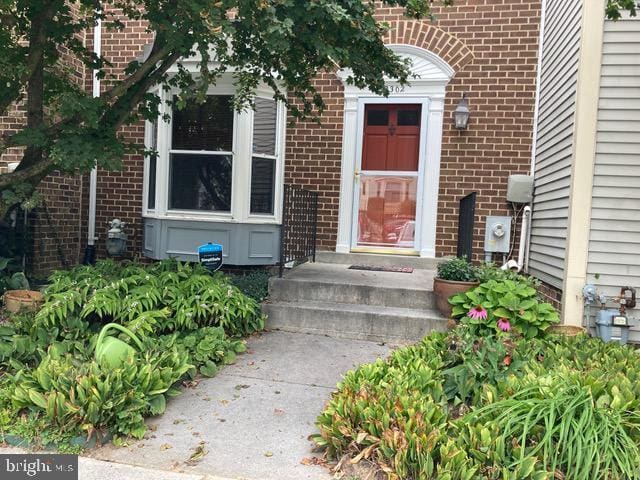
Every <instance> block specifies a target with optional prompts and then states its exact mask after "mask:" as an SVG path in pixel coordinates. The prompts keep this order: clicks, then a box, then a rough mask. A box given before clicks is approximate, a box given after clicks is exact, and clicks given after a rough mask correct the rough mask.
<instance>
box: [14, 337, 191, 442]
mask: <svg viewBox="0 0 640 480" xmlns="http://www.w3.org/2000/svg"><path fill="white" fill-rule="evenodd" d="M190 368H192V366H191V365H190V364H189V363H188V356H187V355H186V353H184V352H182V353H181V352H179V351H178V349H176V348H173V349H169V350H164V351H147V352H144V353H143V358H141V359H138V360H134V359H131V360H130V361H128V362H127V363H125V365H124V366H123V367H122V368H117V369H109V368H103V367H102V366H101V365H99V364H98V363H97V362H95V361H84V362H78V361H77V359H75V358H74V357H73V356H72V355H65V356H60V357H58V356H57V355H48V356H46V357H45V358H44V359H43V360H42V362H41V363H40V365H38V367H37V368H35V369H33V370H23V371H19V372H18V373H17V374H16V375H15V377H14V382H15V389H14V392H13V395H12V397H11V398H12V401H13V406H14V407H15V408H17V409H18V410H21V409H25V408H26V409H28V410H30V411H32V412H37V413H40V414H41V415H42V416H43V418H44V419H45V420H46V421H47V423H48V424H50V425H52V426H55V427H56V428H58V429H60V430H62V431H69V430H71V431H75V430H77V429H78V427H80V428H81V429H82V430H83V431H85V432H86V434H87V435H88V436H91V435H93V434H94V433H96V432H99V431H104V430H110V431H111V432H112V433H119V434H123V435H132V436H134V437H136V438H142V436H143V435H144V433H145V432H146V427H145V425H144V416H145V415H148V414H154V415H155V414H159V413H162V412H163V411H164V409H165V405H166V400H165V394H166V395H172V394H176V393H177V391H176V390H171V386H172V385H173V384H174V383H175V382H177V381H178V380H179V379H180V377H182V376H183V375H184V374H185V373H186V372H187V371H188V370H189V369H190Z"/></svg>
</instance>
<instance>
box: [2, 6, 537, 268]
mask: <svg viewBox="0 0 640 480" xmlns="http://www.w3.org/2000/svg"><path fill="white" fill-rule="evenodd" d="M435 13H436V16H437V20H436V21H435V22H431V21H413V20H407V19H406V18H405V17H403V16H402V13H401V10H399V9H389V8H380V9H379V10H378V13H377V15H378V18H379V19H381V20H384V21H387V22H389V23H391V25H392V27H393V28H392V30H391V31H390V32H389V35H388V39H387V40H388V41H389V42H390V43H406V44H411V45H416V46H419V47H422V48H425V49H427V50H430V51H433V52H434V53H437V54H438V55H440V56H441V57H442V58H444V59H445V60H446V61H447V62H448V63H449V64H450V65H451V66H452V67H453V68H454V70H455V71H456V75H455V77H454V78H453V80H452V81H451V83H450V84H449V86H448V88H447V97H446V107H445V108H446V110H445V117H444V119H445V122H444V132H443V142H442V157H441V178H440V190H439V204H438V224H437V237H436V249H437V255H439V256H444V255H452V254H455V249H456V244H457V212H458V201H459V200H460V198H462V197H463V196H465V195H467V194H468V193H470V192H472V191H477V192H478V204H477V209H476V214H477V216H476V228H475V235H474V252H475V257H476V259H478V258H480V257H481V250H482V242H483V232H484V226H483V224H484V219H485V217H486V216H487V215H505V214H508V213H509V211H508V209H507V205H506V202H505V199H504V198H505V193H506V181H507V177H508V175H509V174H510V173H528V171H529V166H530V150H531V137H532V130H533V110H534V99H535V80H536V62H537V47H538V45H537V43H538V25H539V16H540V0H466V1H465V0H458V1H456V2H455V5H454V6H453V7H448V8H444V9H441V10H439V9H436V12H435ZM85 38H86V41H87V44H88V46H90V47H91V39H92V32H91V31H88V32H87V34H86V37H85ZM150 41H151V35H150V34H149V33H147V32H146V31H145V27H144V25H143V24H142V23H140V22H131V21H127V24H126V28H125V29H124V30H123V31H117V32H116V31H111V32H108V31H104V32H103V46H102V47H103V54H104V55H105V56H106V57H107V58H108V59H109V60H110V61H111V62H112V63H113V68H112V69H111V70H110V72H109V75H108V76H107V78H106V79H105V81H103V89H106V88H108V86H109V79H110V78H111V79H116V78H119V76H120V75H121V74H122V70H123V68H124V67H125V66H126V65H127V63H128V62H129V61H130V60H132V59H133V58H134V57H136V56H137V55H139V53H140V52H141V50H142V47H143V45H144V44H145V43H148V42H150ZM71 63H73V62H71ZM79 81H81V82H84V85H85V86H86V88H87V89H88V90H89V89H90V87H91V75H87V74H86V72H85V74H84V76H82V75H81V76H80V77H79ZM316 83H317V86H318V89H319V90H320V92H321V93H322V94H323V96H324V98H325V100H326V103H327V106H328V108H327V110H326V112H325V114H324V116H323V120H322V125H317V124H314V123H298V124H297V125H295V126H294V127H292V128H289V130H288V132H287V148H286V169H285V176H286V180H287V181H288V182H293V183H297V184H301V185H306V186H309V187H311V188H313V189H316V190H318V191H319V192H320V204H319V215H320V218H319V232H318V246H319V247H320V248H325V249H332V248H334V247H335V242H336V234H337V222H338V199H339V188H340V164H341V149H342V121H343V100H342V99H343V92H342V86H341V83H340V81H339V80H338V79H337V77H336V76H335V75H333V74H331V73H322V74H320V75H319V76H318V79H317V82H316ZM462 93H467V95H468V97H469V103H470V108H471V112H472V116H471V121H470V125H469V128H468V129H467V130H466V131H462V132H460V131H457V130H455V129H454V128H453V126H452V121H451V115H452V112H453V110H454V108H455V106H456V105H457V103H458V101H459V99H460V98H461V96H462ZM14 120H15V119H9V120H6V119H0V128H6V126H7V125H10V124H11V122H12V121H14ZM122 134H123V136H124V137H125V138H126V139H127V140H130V141H134V142H137V143H142V141H143V135H144V128H143V125H142V124H139V125H134V126H132V127H128V128H126V129H123V130H122ZM11 155H14V156H15V155H16V154H15V152H11V153H10V154H6V155H5V156H3V158H2V160H5V157H6V158H13V157H11ZM123 164H124V165H123V170H122V171H121V172H104V171H100V172H99V176H98V177H99V180H98V188H97V205H98V208H97V219H96V233H97V234H98V236H99V241H98V247H99V250H98V253H99V255H104V237H105V233H106V229H107V226H106V223H107V221H109V220H110V219H112V218H114V217H118V218H121V219H122V220H124V221H126V222H127V223H128V224H129V227H128V228H127V233H128V234H129V238H130V241H129V251H128V255H129V256H134V255H136V254H137V252H140V250H141V242H142V228H141V226H142V222H141V215H140V212H141V208H142V191H143V190H142V189H143V185H142V183H143V159H142V157H141V156H140V155H130V156H127V157H126V158H124V162H123ZM52 182H53V183H51V184H50V185H49V187H45V191H46V192H47V195H54V193H53V191H54V190H55V188H56V187H57V186H59V187H60V189H59V191H58V193H57V194H55V195H57V196H55V198H54V199H52V201H51V203H52V204H54V205H57V206H56V208H58V206H59V208H60V210H62V211H64V212H65V213H63V214H61V215H60V218H59V219H57V220H56V222H57V223H59V224H60V225H62V224H64V228H62V227H60V228H58V230H59V231H65V232H67V233H65V236H64V237H63V238H66V241H68V242H72V241H75V242H77V241H78V237H81V238H80V246H79V247H76V250H77V251H81V250H82V246H83V245H84V244H85V243H86V223H87V218H86V217H87V214H86V210H87V207H86V206H87V204H88V184H89V182H88V179H87V178H86V177H85V179H83V180H81V179H77V180H76V183H70V181H69V180H68V179H62V178H57V177H56V178H54V179H53V180H52ZM77 182H80V183H77ZM80 185H82V195H79V192H80V190H81V189H80ZM65 188H68V189H69V191H68V192H67V191H66V190H64V189H65ZM62 192H66V193H62ZM73 194H78V195H76V196H75V197H74V196H73ZM74 204H75V205H77V208H74V207H73V205H74ZM50 210H51V207H50ZM76 212H80V215H81V217H82V219H81V221H82V229H81V232H80V233H78V229H77V228H75V227H73V225H74V224H75V223H77V222H76V220H78V219H77V218H75V219H74V217H73V215H77V213H76ZM55 215H58V214H57V213H56V214H55ZM52 218H53V217H52ZM74 222H75V223H74ZM43 238H47V239H49V236H48V235H47V236H46V237H43ZM74 238H75V240H72V239H74ZM516 238H517V236H516ZM50 240H51V241H55V240H54V239H53V238H51V239H50ZM51 250H52V249H50V248H43V249H41V253H42V255H43V256H46V255H54V256H56V257H59V255H57V254H56V253H55V251H54V252H53V253H51ZM54 250H55V249H54ZM47 252H48V253H47ZM68 253H69V255H70V256H71V251H69V252H68ZM42 258H43V259H44V258H45V257H42ZM47 258H48V260H47V261H46V262H44V264H53V262H54V259H53V258H52V257H47Z"/></svg>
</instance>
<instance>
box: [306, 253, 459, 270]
mask: <svg viewBox="0 0 640 480" xmlns="http://www.w3.org/2000/svg"><path fill="white" fill-rule="evenodd" d="M443 260H446V259H445V258H422V257H418V256H410V255H380V254H373V253H337V252H330V251H326V250H321V251H318V252H316V262H318V263H337V264H342V265H354V264H358V265H376V266H379V267H411V268H416V269H424V270H434V269H435V268H436V267H437V266H438V264H439V263H440V262H442V261H443Z"/></svg>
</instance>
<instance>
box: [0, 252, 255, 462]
mask: <svg viewBox="0 0 640 480" xmlns="http://www.w3.org/2000/svg"><path fill="white" fill-rule="evenodd" d="M44 294H45V302H44V304H43V306H42V308H40V309H39V311H37V312H34V313H24V314H18V315H14V316H12V317H10V319H9V322H8V323H5V324H4V325H2V326H0V372H1V376H0V434H1V435H3V436H11V435H15V436H19V437H20V438H23V439H26V440H28V441H30V442H32V444H35V445H36V446H37V445H44V444H47V443H51V442H53V443H56V444H57V445H58V447H61V448H62V449H63V450H64V449H69V448H71V447H70V445H71V441H72V439H76V438H77V437H78V436H79V435H81V436H83V437H85V438H87V439H91V438H99V439H100V438H105V437H106V438H108V437H113V438H114V439H115V441H116V442H118V441H120V440H121V439H123V438H125V437H127V436H132V437H136V438H141V437H142V436H143V435H144V434H145V432H146V426H145V423H144V419H145V417H147V416H149V415H157V414H160V413H162V412H163V411H164V409H165V407H166V401H167V399H168V398H170V397H172V396H174V395H178V394H179V393H180V384H181V382H183V381H185V380H189V379H192V378H194V377H195V376H196V375H198V374H200V375H205V376H213V375H215V374H216V373H217V371H218V369H219V367H220V365H223V364H225V363H233V362H234V361H235V358H236V355H237V354H238V353H241V352H243V351H244V350H245V349H246V347H245V344H244V342H243V340H242V337H244V336H246V335H249V334H251V333H253V332H255V331H257V330H260V329H262V328H263V327H264V317H263V315H262V314H261V312H260V306H259V304H258V303H257V302H256V300H254V299H253V298H250V297H247V296H246V295H244V294H243V293H242V292H241V291H240V290H239V289H238V288H237V287H236V286H235V285H233V284H232V283H231V281H230V280H229V279H228V278H227V277H226V276H225V275H223V274H213V275H212V274H210V273H209V272H207V271H206V270H205V269H203V268H201V267H199V266H191V265H188V264H181V263H179V262H175V261H164V262H159V263H156V264H153V265H138V264H117V263H115V262H112V261H103V262H99V263H98V264H97V265H95V266H79V267H76V268H74V269H71V270H67V271H58V272H55V273H54V274H53V275H52V276H51V278H50V284H49V286H48V287H47V288H46V290H45V292H44ZM112 322H113V323H117V324H120V325H122V326H124V327H126V328H128V329H129V330H130V331H131V332H133V333H134V334H135V335H136V336H137V337H138V338H139V339H140V340H141V343H142V349H141V350H140V351H138V352H137V354H136V355H135V356H133V357H131V358H129V359H127V360H126V361H125V362H124V363H123V365H122V366H120V367H118V368H109V367H108V366H106V365H105V364H104V362H100V361H97V360H96V359H95V358H94V351H95V345H96V341H97V337H98V333H99V331H100V329H101V328H102V326H103V325H105V324H107V323H112ZM111 335H117V332H116V333H115V334H114V333H112V334H111ZM120 338H121V339H122V340H125V341H128V339H127V336H126V335H121V336H120Z"/></svg>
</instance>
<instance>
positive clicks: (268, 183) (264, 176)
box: [250, 157, 276, 214]
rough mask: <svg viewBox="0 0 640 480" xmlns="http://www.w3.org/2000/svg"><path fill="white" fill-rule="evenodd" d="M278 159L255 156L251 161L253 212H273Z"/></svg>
mask: <svg viewBox="0 0 640 480" xmlns="http://www.w3.org/2000/svg"><path fill="white" fill-rule="evenodd" d="M275 171H276V160H275V159H274V158H260V157H253V159H252V161H251V210H250V211H251V213H267V214H272V213H273V196H274V185H275Z"/></svg>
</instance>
